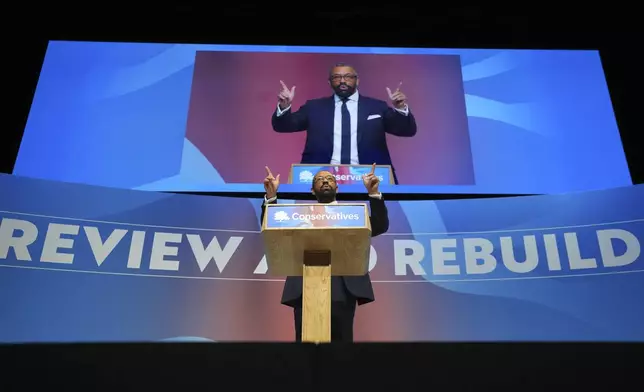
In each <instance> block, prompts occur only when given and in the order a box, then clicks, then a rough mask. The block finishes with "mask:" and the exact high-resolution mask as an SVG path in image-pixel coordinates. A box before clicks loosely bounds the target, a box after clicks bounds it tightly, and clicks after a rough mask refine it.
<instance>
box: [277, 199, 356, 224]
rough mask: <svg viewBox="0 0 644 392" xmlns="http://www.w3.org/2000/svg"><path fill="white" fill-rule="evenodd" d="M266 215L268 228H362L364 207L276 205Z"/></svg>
mask: <svg viewBox="0 0 644 392" xmlns="http://www.w3.org/2000/svg"><path fill="white" fill-rule="evenodd" d="M269 208H270V210H272V211H274V212H271V213H270V214H269V215H268V219H267V222H266V226H267V227H268V228H289V227H310V226H316V227H364V226H365V224H366V220H365V219H366V217H365V213H366V212H365V207H364V206H361V205H342V204H336V205H332V206H331V205H327V206H321V205H316V206H315V207H314V206H312V205H304V204H303V205H297V204H295V205H288V206H284V205H281V206H280V205H276V206H275V207H269Z"/></svg>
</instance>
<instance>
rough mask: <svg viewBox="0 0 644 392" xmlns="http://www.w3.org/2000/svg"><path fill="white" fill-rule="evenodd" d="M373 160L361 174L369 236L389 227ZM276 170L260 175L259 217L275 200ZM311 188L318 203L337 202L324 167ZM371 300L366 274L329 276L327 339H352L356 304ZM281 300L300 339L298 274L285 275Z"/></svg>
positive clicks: (369, 280) (371, 295)
mask: <svg viewBox="0 0 644 392" xmlns="http://www.w3.org/2000/svg"><path fill="white" fill-rule="evenodd" d="M375 168H376V164H375V163H374V164H373V167H372V169H371V172H370V173H368V174H366V175H364V176H363V183H364V185H365V187H366V188H367V193H368V195H369V204H370V207H371V215H370V217H369V219H370V221H371V236H372V237H375V236H377V235H380V234H382V233H385V232H386V231H387V230H388V229H389V214H388V211H387V207H386V205H385V201H384V199H383V197H382V193H380V191H379V190H378V184H379V182H380V181H379V180H378V177H377V176H375V175H374V170H375ZM279 177H280V176H279V174H278V175H277V177H274V176H273V174H272V173H271V171H270V169H269V168H268V167H267V168H266V178H265V179H264V189H265V191H266V195H265V196H264V203H263V204H262V216H261V221H263V220H264V213H265V211H266V208H265V206H266V204H270V203H276V202H277V189H278V187H279ZM311 191H312V192H313V194H314V195H315V197H316V198H317V200H318V203H325V204H327V203H329V204H337V201H336V194H337V192H338V185H337V184H336V181H335V177H334V176H333V175H332V174H331V173H329V172H328V171H320V172H318V173H316V174H315V176H314V177H313V183H312V187H311ZM374 300H375V297H374V294H373V287H372V286H371V279H370V278H369V274H366V275H363V276H332V277H331V301H332V303H331V341H333V342H352V341H353V318H354V315H355V311H356V306H359V305H364V304H367V303H369V302H373V301H374ZM282 304H284V305H286V306H290V307H292V308H293V313H294V318H295V340H296V341H298V342H300V341H302V277H301V276H289V277H287V278H286V283H285V285H284V291H283V293H282Z"/></svg>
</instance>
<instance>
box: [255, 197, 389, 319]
mask: <svg viewBox="0 0 644 392" xmlns="http://www.w3.org/2000/svg"><path fill="white" fill-rule="evenodd" d="M369 204H370V207H371V216H369V220H370V221H371V236H372V237H375V236H378V235H380V234H383V233H386V232H387V230H389V213H388V211H387V206H386V205H385V200H384V199H376V198H373V197H369ZM265 206H266V204H262V214H261V219H260V222H263V221H264V213H265V212H266V207H265ZM339 278H340V279H341V280H342V281H343V283H344V285H345V287H346V288H347V291H348V292H349V293H351V294H352V295H353V296H354V297H356V298H357V300H358V304H359V305H364V304H367V303H369V302H373V301H374V300H375V297H374V294H373V287H372V286H371V279H370V278H369V274H366V275H362V276H341V277H339ZM301 300H302V277H301V276H289V277H287V278H286V283H285V284H284V291H283V292H282V304H284V305H288V306H297V304H299V303H301Z"/></svg>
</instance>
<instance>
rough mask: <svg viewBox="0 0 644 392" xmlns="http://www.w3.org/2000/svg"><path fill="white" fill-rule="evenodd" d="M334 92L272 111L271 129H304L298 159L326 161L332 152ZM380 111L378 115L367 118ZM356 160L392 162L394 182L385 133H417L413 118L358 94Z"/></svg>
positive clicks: (281, 130) (370, 162)
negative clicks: (301, 147) (302, 145)
mask: <svg viewBox="0 0 644 392" xmlns="http://www.w3.org/2000/svg"><path fill="white" fill-rule="evenodd" d="M334 113H335V99H334V96H330V97H325V98H318V99H312V100H309V101H307V102H306V103H305V104H304V105H303V106H302V107H300V109H299V110H298V111H296V112H293V108H291V110H288V111H287V112H285V113H283V114H282V115H281V116H279V117H277V110H275V111H274V112H273V119H272V124H273V130H275V132H279V133H290V132H300V131H304V130H306V131H307V135H306V143H305V145H304V151H303V152H302V160H301V162H300V163H310V164H329V163H330V162H331V156H332V155H333V120H334ZM374 114H379V115H380V118H374V119H372V120H367V118H369V116H371V115H374ZM358 117H359V118H358V130H357V131H358V160H359V162H360V164H363V165H370V164H372V163H376V164H378V165H391V167H392V171H393V175H394V180H395V183H396V184H397V183H398V178H397V177H396V171H395V169H394V166H393V163H392V161H391V156H390V154H389V148H388V147H387V138H386V134H387V133H389V134H391V135H395V136H403V137H411V136H414V135H415V134H416V120H415V119H414V116H413V114H412V113H411V111H410V112H409V113H408V115H406V116H405V115H404V114H402V113H399V112H397V111H396V110H395V109H393V108H391V107H389V106H388V105H387V103H386V102H385V101H381V100H379V99H374V98H369V97H366V96H364V95H360V96H359V98H358Z"/></svg>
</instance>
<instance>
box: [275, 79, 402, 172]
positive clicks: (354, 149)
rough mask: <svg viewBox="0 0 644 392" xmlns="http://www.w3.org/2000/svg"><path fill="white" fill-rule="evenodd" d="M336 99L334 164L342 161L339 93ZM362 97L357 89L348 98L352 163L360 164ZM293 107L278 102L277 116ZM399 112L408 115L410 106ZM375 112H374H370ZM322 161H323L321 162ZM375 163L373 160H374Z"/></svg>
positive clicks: (332, 162)
mask: <svg viewBox="0 0 644 392" xmlns="http://www.w3.org/2000/svg"><path fill="white" fill-rule="evenodd" d="M333 98H334V99H335V113H334V116H333V154H332V155H331V162H330V164H332V165H339V164H340V163H341V160H340V156H341V154H342V100H341V99H340V97H338V96H337V95H334V96H333ZM359 99H360V94H359V93H358V92H357V91H356V92H355V93H353V95H351V96H350V97H349V99H348V100H347V110H349V115H350V116H351V164H352V165H358V164H360V161H359V160H358V100H359ZM289 109H291V106H289V107H287V108H286V109H284V110H282V109H280V105H279V104H277V117H279V116H281V115H282V114H284V112H286V111H288V110H289ZM394 109H395V110H396V111H397V112H399V113H401V114H404V115H405V116H407V115H408V114H409V107H408V106H407V105H405V107H404V108H402V109H397V108H394ZM368 114H373V113H368ZM320 163H322V162H320ZM372 163H373V162H372Z"/></svg>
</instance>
